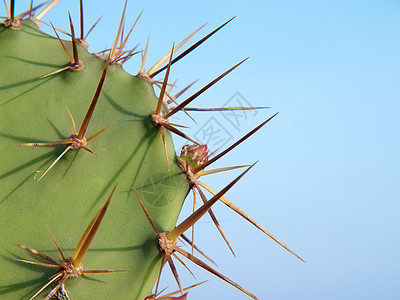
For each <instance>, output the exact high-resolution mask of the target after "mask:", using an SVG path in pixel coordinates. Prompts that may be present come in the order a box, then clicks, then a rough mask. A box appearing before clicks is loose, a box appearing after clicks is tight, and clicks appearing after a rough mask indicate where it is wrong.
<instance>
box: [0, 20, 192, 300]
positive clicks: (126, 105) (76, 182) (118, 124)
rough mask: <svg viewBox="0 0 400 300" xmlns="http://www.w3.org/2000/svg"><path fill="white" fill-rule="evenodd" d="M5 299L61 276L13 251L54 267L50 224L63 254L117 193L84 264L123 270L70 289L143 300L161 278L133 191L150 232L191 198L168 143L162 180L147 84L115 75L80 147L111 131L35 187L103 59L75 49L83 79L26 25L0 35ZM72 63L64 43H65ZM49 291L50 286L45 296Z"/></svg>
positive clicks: (78, 295) (171, 221) (80, 110)
mask: <svg viewBox="0 0 400 300" xmlns="http://www.w3.org/2000/svg"><path fill="white" fill-rule="evenodd" d="M0 44H1V46H0V66H1V69H0V153H1V155H0V241H1V246H2V247H1V248H0V255H1V258H0V270H1V273H2V275H1V276H0V298H1V299H27V298H30V297H31V296H33V295H34V294H35V293H36V291H38V290H39V289H40V288H41V287H42V286H44V285H45V284H46V283H47V282H48V281H49V278H50V277H51V276H52V275H54V274H55V273H56V270H51V269H49V268H45V267H42V266H38V265H33V264H27V263H24V262H20V261H17V260H16V259H25V260H30V261H38V262H42V263H43V262H44V261H43V260H40V258H38V257H36V256H34V255H32V254H29V253H28V252H26V251H24V250H22V249H20V248H18V247H16V246H15V245H14V244H13V243H19V244H22V245H25V246H27V247H30V248H33V249H36V250H38V251H40V252H42V253H45V254H47V255H48V256H51V257H53V258H55V259H57V260H61V258H60V257H59V254H58V252H57V248H56V246H55V244H54V242H53V241H52V238H51V235H50V233H49V231H48V229H47V227H46V226H48V227H49V229H50V230H51V231H52V233H53V234H54V235H55V237H56V239H57V242H58V244H59V245H60V248H61V249H62V251H63V252H64V254H65V255H66V256H70V255H71V254H72V252H73V251H74V248H75V246H76V244H77V243H78V241H79V239H80V237H81V235H82V234H83V232H84V230H85V228H86V226H87V225H88V224H89V222H90V220H91V219H92V218H93V217H94V215H95V214H96V212H97V211H98V209H99V208H100V207H101V206H102V205H103V204H104V202H105V201H106V199H107V197H108V196H109V194H110V192H111V190H112V188H113V187H114V185H115V184H117V189H116V192H115V194H114V196H113V198H112V200H111V204H110V207H109V209H108V211H107V214H106V215H105V217H104V220H103V222H102V224H101V226H100V228H99V231H98V233H97V234H96V236H95V238H94V240H93V243H92V245H91V246H90V249H89V251H88V253H87V255H86V257H85V259H84V267H85V270H126V271H127V272H121V273H110V274H88V275H85V276H81V277H79V278H73V279H68V280H67V282H66V284H65V287H66V290H67V292H68V293H69V296H70V297H71V299H142V298H144V297H145V296H147V295H149V294H151V289H152V287H153V286H154V283H155V281H156V279H157V276H158V273H159V269H160V258H161V255H160V252H159V250H158V248H157V243H156V235H155V234H154V231H153V229H152V228H151V227H150V226H149V223H148V221H147V220H146V218H145V215H144V214H143V211H142V210H141V208H140V206H139V203H138V200H137V197H136V195H135V192H134V189H135V188H136V189H137V191H138V193H139V194H140V196H141V198H142V199H143V201H144V202H145V205H146V207H147V209H148V210H149V212H150V214H151V216H152V218H153V220H154V222H155V223H156V225H157V227H158V228H160V229H164V230H171V229H172V228H173V227H174V226H175V223H176V219H177V217H178V214H179V211H180V209H181V206H182V203H183V201H184V199H185V197H186V195H187V193H188V191H189V183H188V181H187V178H186V176H185V175H184V174H183V173H182V171H181V169H180V168H179V166H178V165H177V164H176V156H175V152H174V150H173V149H174V148H173V144H172V140H171V136H170V133H169V132H168V131H166V140H167V148H168V153H169V157H168V159H169V165H170V175H169V174H168V169H167V164H166V157H165V152H164V147H163V143H162V139H161V134H160V130H159V129H157V128H156V127H155V126H154V125H153V123H152V122H151V120H150V117H149V115H150V113H151V110H153V111H154V110H155V107H156V104H157V97H156V96H155V94H154V91H153V88H152V86H151V84H150V83H148V82H146V81H145V80H143V79H141V78H138V77H135V76H132V75H130V74H128V73H127V72H125V71H124V70H123V69H122V68H121V67H120V66H118V65H110V66H109V68H108V71H107V75H106V79H105V82H104V86H103V89H102V91H101V94H100V97H99V100H98V103H97V106H96V108H95V110H94V113H93V117H92V119H91V121H90V124H89V127H88V129H87V133H86V137H89V136H91V135H92V134H94V133H96V132H97V131H99V130H101V129H102V128H104V127H106V126H108V125H110V124H111V126H110V127H109V128H107V129H106V130H105V131H104V132H102V133H101V134H99V135H98V136H96V137H95V138H94V139H92V140H90V141H89V142H88V144H87V147H88V148H89V149H90V150H92V151H93V152H95V153H96V155H93V154H91V153H89V152H87V151H84V150H83V149H79V150H70V151H68V153H67V154H66V155H64V156H63V157H62V158H61V159H60V161H59V162H58V163H57V164H56V165H55V166H54V167H53V168H52V169H51V170H50V171H49V172H48V173H47V174H46V176H44V177H43V178H42V179H41V180H40V181H38V178H39V177H40V176H41V175H42V174H43V172H44V171H45V170H46V169H47V168H48V167H49V166H50V164H51V163H52V162H53V161H54V160H55V159H56V158H57V157H58V156H59V155H60V154H61V153H62V152H63V151H64V150H65V148H66V146H65V145H58V146H51V147H27V146H18V145H17V144H22V143H32V142H53V141H59V140H62V139H66V138H68V137H69V136H70V135H71V134H72V133H73V127H72V122H71V118H70V116H69V114H68V111H67V108H68V109H69V111H70V112H71V114H72V116H73V118H74V120H75V122H76V127H77V130H78V129H79V126H80V124H81V122H82V120H83V118H84V116H85V114H86V112H87V109H88V107H89V105H90V103H91V100H92V98H93V95H94V93H95V90H96V87H97V85H98V83H99V80H100V76H101V73H102V70H103V68H104V66H105V61H104V60H103V59H100V58H98V57H97V56H95V55H93V54H90V53H88V52H86V50H85V49H83V48H82V47H80V46H79V45H78V51H79V58H80V59H81V60H82V61H83V62H84V69H83V70H81V71H72V70H65V71H62V72H60V73H58V74H54V75H51V76H48V77H44V78H41V77H42V76H43V75H46V74H49V73H52V72H54V71H56V70H58V69H61V68H63V67H65V66H67V65H68V63H69V59H68V57H67V56H66V54H65V52H64V50H63V49H62V47H61V45H60V42H59V41H58V40H57V39H56V38H54V37H52V36H49V35H47V34H45V33H43V32H42V31H41V30H40V29H39V28H38V26H37V24H35V23H34V22H33V21H30V20H25V21H22V28H21V30H12V29H9V28H5V27H4V26H3V25H0ZM64 44H65V45H66V47H67V49H69V51H70V52H71V53H72V50H71V43H70V42H68V41H64ZM53 287H54V284H53V285H52V286H50V287H48V288H46V289H45V290H44V291H43V292H42V293H41V294H40V296H39V297H38V298H44V297H45V296H46V295H47V293H49V291H50V290H51V288H53Z"/></svg>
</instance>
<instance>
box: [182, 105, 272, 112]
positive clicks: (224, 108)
mask: <svg viewBox="0 0 400 300" xmlns="http://www.w3.org/2000/svg"><path fill="white" fill-rule="evenodd" d="M264 108H270V107H264V106H255V107H240V106H239V107H212V108H199V107H185V110H188V111H234V110H253V109H264Z"/></svg>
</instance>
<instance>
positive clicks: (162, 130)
mask: <svg viewBox="0 0 400 300" xmlns="http://www.w3.org/2000/svg"><path fill="white" fill-rule="evenodd" d="M160 131H161V138H162V142H163V146H164V152H165V159H166V160H167V169H168V175H171V174H170V170H169V160H168V150H167V142H166V140H165V132H164V127H160Z"/></svg>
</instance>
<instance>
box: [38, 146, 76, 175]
mask: <svg viewBox="0 0 400 300" xmlns="http://www.w3.org/2000/svg"><path fill="white" fill-rule="evenodd" d="M71 149H72V146H71V145H70V146H68V147H67V148H65V150H64V152H63V153H61V154H60V155H59V156H58V157H57V158H56V160H55V161H53V163H52V164H51V165H50V167H48V168H47V170H46V171H45V172H44V173H43V174H42V176H40V177H39V179H38V182H39V181H40V180H42V178H43V177H44V176H46V174H47V173H48V172H49V171H50V170H51V168H53V167H54V165H55V164H56V163H58V161H59V160H60V159H61V158H62V157H63V156H64V155H65V154H66V153H67V152H68V151H69V150H71Z"/></svg>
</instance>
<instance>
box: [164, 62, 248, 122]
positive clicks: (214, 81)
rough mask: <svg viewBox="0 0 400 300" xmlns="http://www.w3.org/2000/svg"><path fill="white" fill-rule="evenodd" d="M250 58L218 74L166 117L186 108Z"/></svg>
mask: <svg viewBox="0 0 400 300" xmlns="http://www.w3.org/2000/svg"><path fill="white" fill-rule="evenodd" d="M247 59H248V58H245V59H244V60H242V61H241V62H239V63H238V64H236V65H234V66H233V67H232V68H230V69H229V70H228V71H226V72H224V73H223V74H221V75H220V76H218V77H217V78H215V79H214V80H213V81H211V82H210V83H209V84H207V85H206V86H204V87H203V88H202V89H200V90H199V91H197V92H196V93H195V94H193V95H192V96H190V97H189V98H187V99H186V100H185V101H183V102H182V103H181V104H179V105H178V106H177V107H175V108H174V109H173V110H171V111H170V112H169V113H168V114H167V115H166V116H165V117H166V118H169V117H170V116H172V115H173V114H175V113H176V112H178V111H179V110H181V109H182V108H184V107H185V106H186V105H188V104H189V103H190V102H192V101H193V100H194V99H196V98H197V97H198V96H200V95H201V94H202V93H203V92H205V91H206V90H207V89H208V88H210V87H211V86H213V85H214V84H215V83H217V82H218V81H219V80H221V79H222V78H224V77H225V76H226V75H228V74H229V73H230V72H232V71H233V70H234V69H236V68H237V67H238V66H239V65H241V64H242V63H244V62H245V61H246V60H247Z"/></svg>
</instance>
